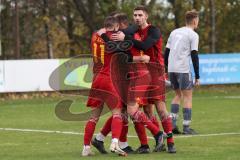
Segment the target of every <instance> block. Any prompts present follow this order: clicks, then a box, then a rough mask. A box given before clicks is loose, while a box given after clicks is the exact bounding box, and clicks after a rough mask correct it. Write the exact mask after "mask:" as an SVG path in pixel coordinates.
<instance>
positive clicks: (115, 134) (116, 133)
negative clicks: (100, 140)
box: [111, 114, 123, 139]
mask: <svg viewBox="0 0 240 160" xmlns="http://www.w3.org/2000/svg"><path fill="white" fill-rule="evenodd" d="M122 126H123V124H122V116H121V115H119V114H114V115H113V118H112V127H111V129H112V138H117V139H119V137H120V135H121V131H122Z"/></svg>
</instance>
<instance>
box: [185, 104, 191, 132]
mask: <svg viewBox="0 0 240 160" xmlns="http://www.w3.org/2000/svg"><path fill="white" fill-rule="evenodd" d="M191 120H192V108H183V129H185V128H188V127H189V126H190V124H191Z"/></svg>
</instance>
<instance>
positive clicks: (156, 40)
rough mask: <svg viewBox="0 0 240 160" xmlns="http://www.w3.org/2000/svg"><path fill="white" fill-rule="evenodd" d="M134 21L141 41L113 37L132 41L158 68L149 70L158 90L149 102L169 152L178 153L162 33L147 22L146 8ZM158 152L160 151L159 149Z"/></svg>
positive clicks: (130, 109) (141, 8)
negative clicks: (168, 105) (168, 104)
mask: <svg viewBox="0 0 240 160" xmlns="http://www.w3.org/2000/svg"><path fill="white" fill-rule="evenodd" d="M133 19H134V22H135V23H136V24H137V25H139V27H140V28H139V30H138V31H137V33H138V34H139V35H140V37H141V41H139V40H136V39H133V38H132V37H130V36H125V35H124V34H123V33H118V34H114V35H112V39H113V40H117V41H119V40H123V39H124V38H125V39H131V40H132V42H133V44H134V47H135V48H138V49H139V50H142V51H144V54H146V55H148V56H150V62H152V64H153V65H156V67H157V68H158V69H157V70H156V69H149V72H150V75H151V77H152V81H151V86H156V87H157V89H155V90H153V91H150V92H149V94H148V97H147V100H148V103H149V104H154V105H155V106H156V109H157V112H158V115H159V117H160V118H161V121H162V126H163V128H164V131H165V132H166V133H167V142H168V143H167V144H168V152H169V153H176V149H175V147H174V140H173V134H172V121H171V117H170V116H169V114H168V111H167V109H166V104H165V82H164V59H163V55H162V52H161V50H162V38H161V33H160V31H159V29H158V28H156V27H154V26H152V25H151V24H149V23H148V22H147V19H148V12H147V9H146V7H145V6H138V7H136V8H135V9H134V13H133ZM150 68H151V67H150ZM133 106H136V103H132V105H131V107H128V112H129V114H130V115H132V116H134V115H133V114H134V113H133V112H134V111H136V110H135V107H133ZM160 149H162V148H160ZM156 150H158V148H157V149H156Z"/></svg>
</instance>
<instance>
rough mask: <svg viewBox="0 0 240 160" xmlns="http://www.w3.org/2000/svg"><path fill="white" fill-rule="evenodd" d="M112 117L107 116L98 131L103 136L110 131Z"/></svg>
mask: <svg viewBox="0 0 240 160" xmlns="http://www.w3.org/2000/svg"><path fill="white" fill-rule="evenodd" d="M112 118H113V116H111V117H109V118H108V120H107V121H106V122H105V124H104V126H103V128H102V129H101V131H100V132H101V133H102V134H103V135H104V136H105V137H106V136H107V135H108V133H110V132H111V127H112Z"/></svg>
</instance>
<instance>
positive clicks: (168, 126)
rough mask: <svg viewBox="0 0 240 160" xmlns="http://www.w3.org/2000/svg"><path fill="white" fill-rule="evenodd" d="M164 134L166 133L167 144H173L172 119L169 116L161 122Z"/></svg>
mask: <svg viewBox="0 0 240 160" xmlns="http://www.w3.org/2000/svg"><path fill="white" fill-rule="evenodd" d="M162 126H163V129H164V132H166V133H167V143H174V140H173V134H172V119H171V117H170V116H168V117H167V118H165V119H163V120H162Z"/></svg>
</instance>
